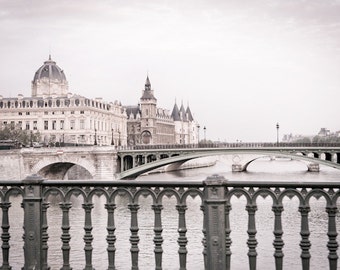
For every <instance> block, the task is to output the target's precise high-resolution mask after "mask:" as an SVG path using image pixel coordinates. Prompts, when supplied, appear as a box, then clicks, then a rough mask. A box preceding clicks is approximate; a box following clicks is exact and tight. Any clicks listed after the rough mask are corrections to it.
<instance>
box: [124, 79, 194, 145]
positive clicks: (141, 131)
mask: <svg viewBox="0 0 340 270" xmlns="http://www.w3.org/2000/svg"><path fill="white" fill-rule="evenodd" d="M125 109H126V113H127V134H128V135H127V136H128V139H127V144H128V145H143V144H146V145H156V144H196V143H198V131H199V130H198V124H197V123H196V121H195V120H194V118H193V116H192V114H191V111H190V108H189V106H188V107H187V109H186V110H185V109H184V107H183V105H182V106H181V108H180V109H178V106H177V104H176V103H175V105H174V108H173V110H172V113H170V111H169V110H167V109H163V108H159V107H157V99H156V98H155V96H154V90H152V88H151V83H150V79H149V76H147V78H146V81H145V87H144V90H143V91H142V96H141V98H140V100H139V104H138V105H133V106H125Z"/></svg>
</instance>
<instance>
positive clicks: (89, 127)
mask: <svg viewBox="0 0 340 270" xmlns="http://www.w3.org/2000/svg"><path fill="white" fill-rule="evenodd" d="M0 114H1V119H0V128H1V127H3V126H5V125H10V127H11V128H19V129H25V130H28V131H30V132H32V133H35V132H39V133H40V135H41V142H40V143H43V144H45V145H56V144H57V145H58V144H60V145H61V144H65V145H67V144H72V145H93V144H98V145H110V144H112V143H113V144H114V145H118V144H121V145H124V144H125V142H126V137H127V136H126V131H127V128H126V113H125V110H124V108H123V107H122V105H121V104H120V102H118V101H115V102H104V101H102V100H101V99H89V98H86V97H83V96H79V95H76V94H71V93H69V92H68V82H67V80H66V76H65V74H64V72H63V71H62V70H61V69H60V68H59V67H58V66H57V65H56V62H54V61H52V60H51V57H49V60H48V61H45V62H44V65H43V66H41V67H40V68H39V69H38V70H37V72H36V73H35V75H34V79H33V81H32V96H31V97H24V96H22V95H18V96H17V97H14V98H3V97H2V96H0Z"/></svg>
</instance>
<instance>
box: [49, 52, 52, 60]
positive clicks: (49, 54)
mask: <svg viewBox="0 0 340 270" xmlns="http://www.w3.org/2000/svg"><path fill="white" fill-rule="evenodd" d="M48 60H49V61H51V60H52V58H51V53H50V54H49V55H48Z"/></svg>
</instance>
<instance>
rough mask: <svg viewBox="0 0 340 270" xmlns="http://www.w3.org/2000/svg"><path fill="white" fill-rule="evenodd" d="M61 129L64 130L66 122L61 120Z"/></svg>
mask: <svg viewBox="0 0 340 270" xmlns="http://www.w3.org/2000/svg"><path fill="white" fill-rule="evenodd" d="M60 129H64V120H60Z"/></svg>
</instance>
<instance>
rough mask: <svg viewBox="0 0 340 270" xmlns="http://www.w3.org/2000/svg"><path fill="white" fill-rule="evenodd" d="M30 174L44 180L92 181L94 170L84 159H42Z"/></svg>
mask: <svg viewBox="0 0 340 270" xmlns="http://www.w3.org/2000/svg"><path fill="white" fill-rule="evenodd" d="M31 171H32V173H34V174H39V175H41V176H42V177H44V178H46V179H72V180H77V179H93V177H94V175H95V173H96V170H95V167H94V166H93V164H91V163H89V162H88V161H86V159H75V160H67V159H62V160H59V159H47V160H46V159H42V160H41V161H39V162H38V163H37V164H35V166H33V168H32V170H31Z"/></svg>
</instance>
